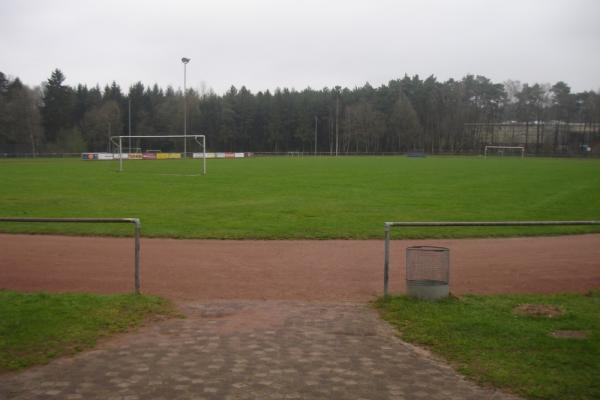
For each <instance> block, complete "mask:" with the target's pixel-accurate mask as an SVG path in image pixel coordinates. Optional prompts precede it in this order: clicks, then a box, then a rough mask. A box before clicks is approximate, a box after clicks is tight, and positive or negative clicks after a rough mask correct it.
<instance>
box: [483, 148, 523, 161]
mask: <svg viewBox="0 0 600 400" xmlns="http://www.w3.org/2000/svg"><path fill="white" fill-rule="evenodd" d="M488 149H498V150H520V151H521V158H523V157H525V147H523V146H485V148H484V149H483V156H484V157H487V154H488Z"/></svg>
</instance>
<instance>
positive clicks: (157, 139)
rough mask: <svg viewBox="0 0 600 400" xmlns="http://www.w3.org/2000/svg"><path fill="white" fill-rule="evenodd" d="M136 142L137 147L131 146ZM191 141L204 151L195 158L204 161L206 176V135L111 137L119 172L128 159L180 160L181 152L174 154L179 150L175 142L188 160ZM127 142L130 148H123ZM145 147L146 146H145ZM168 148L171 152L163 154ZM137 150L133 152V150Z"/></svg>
mask: <svg viewBox="0 0 600 400" xmlns="http://www.w3.org/2000/svg"><path fill="white" fill-rule="evenodd" d="M132 139H133V140H134V142H137V143H136V146H135V147H133V146H132V145H131V140H132ZM189 139H193V140H194V141H195V142H196V143H197V144H198V145H200V147H201V149H202V151H201V152H194V153H193V154H194V157H193V158H201V159H202V175H206V137H205V136H204V135H133V136H129V135H126V136H111V138H110V141H111V143H112V145H113V146H114V148H115V149H116V152H115V155H114V158H115V159H118V160H119V172H121V171H123V160H128V159H139V160H142V159H180V158H181V153H180V152H173V151H174V150H175V149H177V146H176V144H175V142H181V143H182V144H183V149H184V150H183V158H186V155H187V152H186V150H185V149H186V147H187V146H186V144H187V141H188V140H189ZM124 142H127V143H128V144H129V145H128V147H125V148H124V147H123V145H124V144H125V143H124ZM144 145H145V146H144ZM163 147H164V148H168V149H169V152H167V153H163V152H162V148H163ZM134 148H135V149H136V151H135V152H131V149H134Z"/></svg>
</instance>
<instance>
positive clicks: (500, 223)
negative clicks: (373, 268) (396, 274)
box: [383, 221, 600, 296]
mask: <svg viewBox="0 0 600 400" xmlns="http://www.w3.org/2000/svg"><path fill="white" fill-rule="evenodd" d="M548 225H554V226H567V225H600V221H488V222H384V224H383V226H384V229H385V256H384V262H383V295H384V296H387V295H388V284H389V266H390V240H391V236H392V232H391V230H392V228H393V227H400V226H401V227H418V226H420V227H444V226H467V227H473V226H548Z"/></svg>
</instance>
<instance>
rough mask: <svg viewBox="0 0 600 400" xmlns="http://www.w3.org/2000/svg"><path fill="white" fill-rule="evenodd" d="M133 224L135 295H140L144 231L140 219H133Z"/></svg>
mask: <svg viewBox="0 0 600 400" xmlns="http://www.w3.org/2000/svg"><path fill="white" fill-rule="evenodd" d="M133 223H134V226H135V293H136V294H140V287H141V282H140V280H141V277H140V258H141V257H140V253H141V248H140V231H141V229H142V224H141V222H140V220H139V219H138V218H133Z"/></svg>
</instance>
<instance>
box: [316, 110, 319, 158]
mask: <svg viewBox="0 0 600 400" xmlns="http://www.w3.org/2000/svg"><path fill="white" fill-rule="evenodd" d="M318 126H319V119H318V118H317V116H316V115H315V157H316V155H317V128H318Z"/></svg>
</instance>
